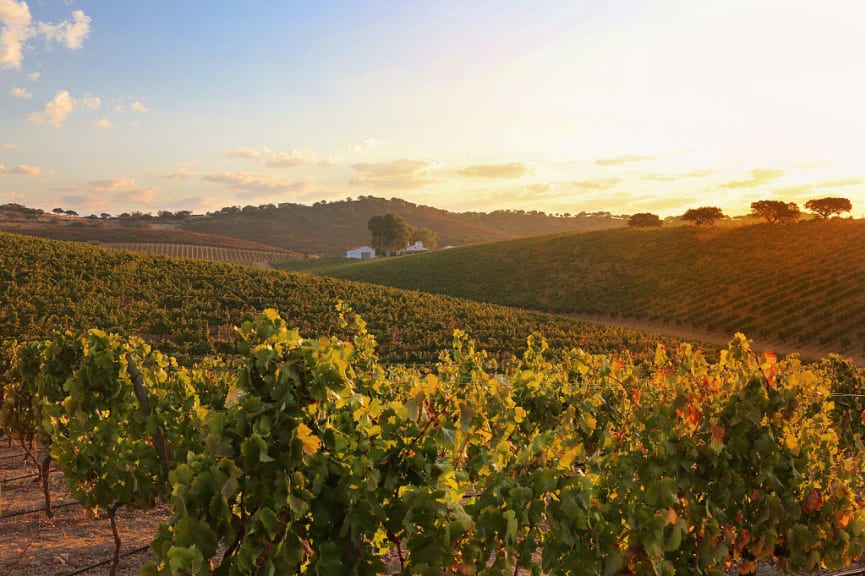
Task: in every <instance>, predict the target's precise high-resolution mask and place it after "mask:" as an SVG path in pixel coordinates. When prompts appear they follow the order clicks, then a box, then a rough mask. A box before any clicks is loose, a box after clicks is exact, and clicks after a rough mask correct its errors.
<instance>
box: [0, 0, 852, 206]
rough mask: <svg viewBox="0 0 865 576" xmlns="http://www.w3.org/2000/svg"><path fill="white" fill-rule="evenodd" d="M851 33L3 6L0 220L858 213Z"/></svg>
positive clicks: (683, 24) (629, 5)
mask: <svg viewBox="0 0 865 576" xmlns="http://www.w3.org/2000/svg"><path fill="white" fill-rule="evenodd" d="M863 20H865V4H863V3H861V2H858V1H856V0H848V1H845V0H825V1H822V2H810V1H805V0H760V1H753V0H750V1H746V0H725V1H723V2H720V1H719V2H692V1H688V0H652V1H613V2H607V1H603V2H602V1H600V0H590V1H586V2H536V1H503V2H492V1H479V2H472V3H463V2H434V3H432V2H430V3H421V2H414V3H394V2H384V1H382V2H350V1H346V2H317V3H299V4H298V3H287V2H285V3H284V2H278V3H228V4H226V3H213V2H205V1H190V2H182V3H178V2H169V1H163V0H154V1H151V2H93V1H87V0H77V1H74V2H64V3H37V2H33V1H32V0H30V1H27V0H0V135H2V136H0V144H2V147H0V166H2V167H3V169H2V170H0V202H23V203H26V204H28V205H32V206H36V207H41V208H44V209H52V208H54V207H57V206H60V207H63V208H65V209H74V210H76V211H78V212H80V213H82V214H83V213H90V212H97V213H98V212H101V211H107V212H111V213H118V212H121V211H133V210H140V211H144V212H147V211H152V212H156V211H158V210H161V209H165V210H192V211H195V212H203V211H207V210H213V209H218V208H220V207H222V206H227V205H246V204H262V203H278V202H300V203H312V202H316V201H319V200H334V199H341V198H345V197H348V196H358V195H362V194H374V195H379V196H387V197H391V196H397V197H400V198H405V199H407V200H410V201H413V202H418V203H424V204H430V205H434V206H438V207H441V208H447V209H451V210H461V211H462V210H482V211H488V210H495V209H505V208H512V209H530V210H531V209H534V210H544V211H547V212H553V213H558V212H569V213H576V212H579V211H583V210H584V211H596V210H607V211H611V212H613V213H615V214H620V213H623V214H631V213H635V212H645V211H651V212H655V213H659V214H662V215H673V214H681V213H682V212H683V211H684V210H685V209H687V208H688V207H689V206H694V205H699V204H704V203H706V202H711V203H712V204H714V205H718V206H720V207H722V208H723V209H724V210H725V211H727V212H728V213H744V212H747V210H748V206H749V205H750V203H751V202H752V201H755V200H760V199H779V200H785V201H795V202H799V203H800V204H804V202H805V201H806V200H808V199H809V198H814V197H819V196H844V197H847V198H850V199H851V200H852V202H853V206H854V215H857V216H858V215H859V213H858V212H857V210H858V209H859V208H858V207H859V206H862V205H863V201H865V191H863V180H862V178H863V176H865V174H863V173H862V167H861V164H860V163H859V162H858V160H859V157H858V154H859V151H861V150H862V149H863V148H865V114H862V113H861V109H860V108H861V106H862V102H865V79H863V77H862V75H861V74H860V73H859V68H860V61H859V59H860V56H861V54H865V36H863V35H862V34H861V30H860V24H861V22H862V21H863ZM22 167H23V168H22Z"/></svg>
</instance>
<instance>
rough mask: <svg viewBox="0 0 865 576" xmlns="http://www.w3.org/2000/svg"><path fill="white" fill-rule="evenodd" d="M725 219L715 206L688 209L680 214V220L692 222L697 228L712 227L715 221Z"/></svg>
mask: <svg viewBox="0 0 865 576" xmlns="http://www.w3.org/2000/svg"><path fill="white" fill-rule="evenodd" d="M721 218H725V216H724V213H723V212H722V211H721V209H720V208H718V207H717V206H700V207H699V208H689V209H688V211H687V212H685V213H684V214H682V220H688V221H692V222H693V223H694V224H696V225H697V226H712V225H713V224H714V223H715V221H716V220H720V219H721Z"/></svg>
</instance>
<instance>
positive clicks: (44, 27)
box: [13, 0, 90, 50]
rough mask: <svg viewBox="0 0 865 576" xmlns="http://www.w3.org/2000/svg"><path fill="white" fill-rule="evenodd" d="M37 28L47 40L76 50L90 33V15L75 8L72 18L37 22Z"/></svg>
mask: <svg viewBox="0 0 865 576" xmlns="http://www.w3.org/2000/svg"><path fill="white" fill-rule="evenodd" d="M13 1H14V0H13ZM37 28H38V29H39V33H40V34H41V35H42V36H44V37H45V38H46V39H47V40H50V41H54V42H57V43H58V44H63V45H64V46H66V47H67V48H69V49H70V50H77V49H78V48H81V46H83V45H84V39H85V38H87V36H88V34H90V16H88V15H87V14H85V13H84V12H82V11H81V10H75V11H74V12H72V20H66V21H64V22H61V23H59V24H49V23H47V22H38V23H37Z"/></svg>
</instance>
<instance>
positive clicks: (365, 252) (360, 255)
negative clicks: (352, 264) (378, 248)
mask: <svg viewBox="0 0 865 576" xmlns="http://www.w3.org/2000/svg"><path fill="white" fill-rule="evenodd" d="M345 257H346V258H351V259H353V260H368V259H370V258H375V248H370V247H369V246H361V247H360V248H355V249H353V250H349V251H348V252H346V253H345Z"/></svg>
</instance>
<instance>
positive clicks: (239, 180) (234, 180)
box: [201, 172, 313, 198]
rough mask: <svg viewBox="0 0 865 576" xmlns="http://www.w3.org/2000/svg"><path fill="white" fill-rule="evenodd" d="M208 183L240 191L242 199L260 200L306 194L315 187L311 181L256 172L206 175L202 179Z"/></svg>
mask: <svg viewBox="0 0 865 576" xmlns="http://www.w3.org/2000/svg"><path fill="white" fill-rule="evenodd" d="M201 179H202V180H205V181H207V182H215V183H217V184H225V185H226V186H228V187H229V188H230V189H232V190H238V191H240V192H241V193H240V194H238V196H239V197H241V198H260V197H264V196H268V195H273V194H277V193H281V192H306V191H308V190H309V189H310V188H312V186H313V181H312V180H309V179H303V180H288V179H285V178H281V177H279V176H275V175H273V174H260V173H254V172H221V173H218V174H205V175H203V176H202V177H201Z"/></svg>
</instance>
